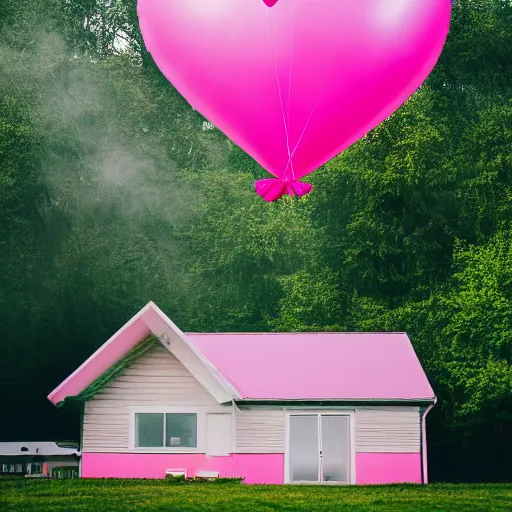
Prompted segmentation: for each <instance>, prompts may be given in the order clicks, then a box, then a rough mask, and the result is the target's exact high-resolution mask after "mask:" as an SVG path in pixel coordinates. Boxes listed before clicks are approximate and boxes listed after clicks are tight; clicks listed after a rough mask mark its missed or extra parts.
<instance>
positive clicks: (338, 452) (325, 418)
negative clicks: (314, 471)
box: [321, 415, 350, 483]
mask: <svg viewBox="0 0 512 512" xmlns="http://www.w3.org/2000/svg"><path fill="white" fill-rule="evenodd" d="M349 421H350V418H349V417H348V416H339V415H338V416H336V415H331V416H329V415H322V416H321V433H322V434H321V460H322V482H347V483H348V481H349V455H350V429H349Z"/></svg>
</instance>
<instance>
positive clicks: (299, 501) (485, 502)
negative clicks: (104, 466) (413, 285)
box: [0, 479, 512, 512]
mask: <svg viewBox="0 0 512 512" xmlns="http://www.w3.org/2000/svg"><path fill="white" fill-rule="evenodd" d="M0 510H1V511H2V512H4V511H9V512H11V511H12V512H14V511H16V512H18V511H19V512H46V511H51V512H57V511H59V512H74V511H80V512H88V511H91V512H114V511H115V512H119V511H127V512H130V511H155V512H156V511H173V512H174V511H175V512H195V511H198V510H202V511H216V512H217V511H218V512H264V511H265V512H275V511H281V512H290V511H304V512H306V511H307V512H316V511H319V512H320V511H321V512H336V511H350V512H370V511H371V512H373V511H378V512H409V511H410V512H427V511H428V512H454V511H456V512H459V511H460V512H470V511H471V512H476V511H482V512H498V511H500V512H501V511H503V512H505V511H507V512H509V511H511V510H512V484H471V485H466V484H457V485H455V484H434V485H428V486H419V485H417V486H415V485H389V486H368V487H327V486H326V487H323V486H250V485H240V484H225V485H211V484H191V485H170V484H169V483H168V482H166V481H165V480H86V479H83V480H60V481H59V480H53V481H52V480H37V481H35V480H25V479H20V480H5V481H1V480H0Z"/></svg>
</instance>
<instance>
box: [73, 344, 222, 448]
mask: <svg viewBox="0 0 512 512" xmlns="http://www.w3.org/2000/svg"><path fill="white" fill-rule="evenodd" d="M148 405H149V406H151V405H152V406H179V405H183V406H191V405H199V406H213V407H216V406H217V407H219V410H220V411H222V412H224V411H225V408H223V407H222V406H218V404H217V402H216V401H215V399H214V398H213V397H212V396H211V395H210V394H209V393H208V391H206V390H205V389H204V388H203V386H201V385H200V384H199V383H198V382H197V381H196V380H195V379H194V377H193V376H192V375H191V374H190V373H189V372H188V370H187V369H186V368H185V367H184V366H183V365H182V364H181V363H180V362H179V361H178V360H177V359H176V358H175V357H174V356H173V355H172V354H170V353H169V352H168V351H167V350H166V349H165V348H164V347H162V346H161V345H160V343H159V342H156V341H155V345H154V347H153V348H151V349H150V350H149V351H148V352H146V353H145V354H143V355H142V356H141V357H140V358H139V359H138V360H137V361H135V362H134V363H133V364H132V365H131V366H129V367H128V368H126V369H125V370H124V371H123V372H122V373H121V374H120V375H118V377H117V378H116V379H115V380H113V381H112V382H111V383H110V384H109V385H108V386H106V387H105V388H104V389H102V390H101V391H100V392H99V393H98V394H97V395H96V396H95V397H94V398H93V399H92V400H89V401H87V402H86V403H85V410H84V420H83V447H82V450H83V451H85V452H123V451H128V449H129V435H130V434H129V430H130V407H132V406H148Z"/></svg>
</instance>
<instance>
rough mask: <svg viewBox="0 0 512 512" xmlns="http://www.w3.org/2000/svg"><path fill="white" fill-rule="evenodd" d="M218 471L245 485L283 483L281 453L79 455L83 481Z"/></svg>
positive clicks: (193, 474) (162, 476)
mask: <svg viewBox="0 0 512 512" xmlns="http://www.w3.org/2000/svg"><path fill="white" fill-rule="evenodd" d="M185 468H186V470H187V475H188V476H189V477H191V476H195V474H196V473H197V472H198V471H219V476H220V477H245V480H244V482H245V483H247V484H282V483H284V455H283V454H234V455H231V456H229V457H207V456H206V455H204V454H201V453H190V454H182V453H177V454H167V453H82V477H84V478H164V477H165V470H166V469H185Z"/></svg>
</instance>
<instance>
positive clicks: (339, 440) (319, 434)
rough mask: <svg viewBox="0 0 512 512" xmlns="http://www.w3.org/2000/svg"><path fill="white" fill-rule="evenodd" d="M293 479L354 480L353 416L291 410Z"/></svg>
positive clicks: (340, 481)
mask: <svg viewBox="0 0 512 512" xmlns="http://www.w3.org/2000/svg"><path fill="white" fill-rule="evenodd" d="M289 429H290V430H289V447H288V457H289V459H288V470H289V481H290V483H328V482H332V483H350V459H351V453H350V416H348V415H341V414H296V415H295V414H291V415H290V417H289Z"/></svg>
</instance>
